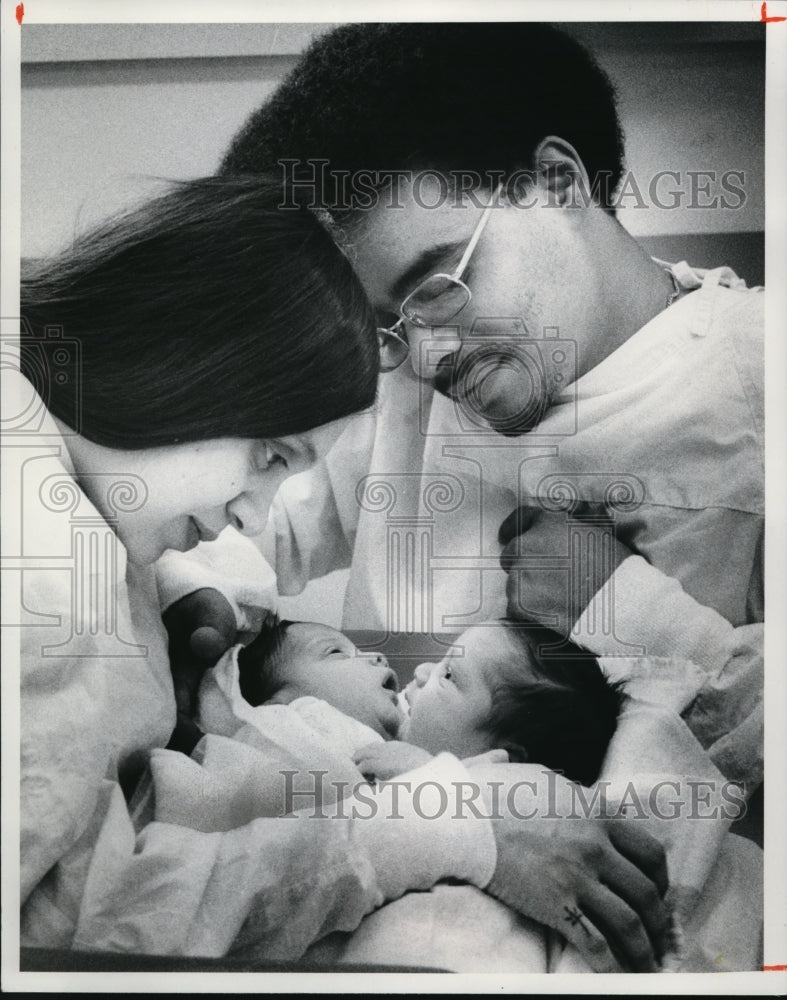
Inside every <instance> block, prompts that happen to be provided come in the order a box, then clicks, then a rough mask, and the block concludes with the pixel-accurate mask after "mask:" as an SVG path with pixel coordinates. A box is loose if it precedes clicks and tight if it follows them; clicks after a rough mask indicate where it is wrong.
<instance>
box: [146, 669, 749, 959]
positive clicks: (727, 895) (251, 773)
mask: <svg viewBox="0 0 787 1000" xmlns="http://www.w3.org/2000/svg"><path fill="white" fill-rule="evenodd" d="M602 665H603V666H604V667H605V668H606V669H607V670H608V671H609V672H610V673H613V674H621V673H625V674H626V676H628V677H629V678H634V680H633V681H632V683H631V688H630V690H631V693H632V695H633V697H631V698H630V699H629V701H628V704H627V706H626V708H625V709H624V712H623V714H622V715H621V718H620V722H619V726H618V730H617V732H616V734H615V736H614V738H613V741H612V744H611V745H610V748H609V752H608V754H607V759H606V762H605V765H604V768H603V771H602V775H601V777H600V780H599V783H597V785H596V786H595V788H596V789H599V788H602V787H605V786H606V787H605V792H606V797H607V803H608V811H609V812H614V808H615V804H616V803H617V804H622V805H623V806H625V807H626V812H627V816H628V818H627V819H625V820H621V822H643V823H647V825H648V827H647V828H648V830H649V832H651V833H653V834H655V835H656V836H657V837H659V839H660V840H661V841H662V843H664V845H665V847H666V851H667V859H668V866H669V876H670V893H671V899H672V904H673V908H674V912H675V915H676V921H677V925H678V927H679V928H680V938H681V940H680V946H679V948H678V949H677V951H676V953H675V954H674V955H672V956H669V957H668V961H667V962H666V963H665V967H666V968H669V969H670V970H672V971H678V970H679V971H717V972H718V971H731V970H745V969H757V968H758V967H759V964H760V954H759V952H760V933H761V924H762V901H761V884H762V854H761V851H760V850H759V848H758V847H757V846H756V845H755V844H753V843H751V842H749V841H746V840H744V839H743V838H740V837H737V836H734V835H732V834H729V833H728V827H729V824H730V822H731V818H732V817H733V816H734V815H735V806H736V804H737V803H738V802H739V798H738V797H737V796H736V789H735V788H730V787H729V786H727V785H725V782H724V779H723V777H722V775H721V774H720V773H719V772H718V771H717V770H716V769H715V767H714V766H713V764H712V763H711V762H710V760H709V759H708V757H707V755H706V754H705V752H704V751H703V750H702V748H701V747H700V745H699V743H698V742H697V741H696V740H695V738H694V737H693V736H692V735H691V733H690V732H689V730H688V729H687V727H686V726H685V724H684V723H683V722H682V720H681V719H680V718H679V716H678V714H677V710H678V709H679V708H680V707H681V705H682V702H683V700H684V699H685V697H686V692H685V691H684V690H683V688H684V687H685V683H684V682H683V680H682V679H685V677H686V674H687V671H686V665H685V664H680V663H673V662H671V661H663V662H660V663H658V664H657V666H658V676H659V679H660V688H659V695H660V701H661V704H660V705H658V706H657V705H655V704H653V703H651V702H649V701H646V700H644V698H643V697H642V696H641V695H642V694H643V693H646V692H647V687H648V684H647V682H646V681H643V682H642V683H638V682H637V677H638V676H639V677H642V678H648V677H650V676H652V673H653V668H654V664H653V662H652V661H651V662H648V663H644V662H643V663H638V662H636V661H629V662H624V661H622V660H620V659H617V660H615V661H611V660H610V661H605V660H602ZM665 692H667V693H666V694H665ZM670 702H672V703H673V704H670ZM199 721H200V724H201V725H202V727H203V729H205V730H207V731H208V735H207V736H205V737H204V738H203V740H202V741H201V742H200V744H199V745H198V747H197V749H196V750H195V752H194V754H193V755H192V758H187V757H185V756H183V755H182V754H176V753H173V752H170V751H167V750H155V751H154V752H153V756H152V760H151V775H152V785H153V791H154V794H153V796H152V803H153V804H152V805H151V800H150V799H148V800H146V801H147V805H146V807H145V808H148V809H150V808H153V809H154V810H155V818H156V819H157V820H161V821H164V822H168V823H175V824H178V825H181V826H190V827H193V828H196V829H200V830H204V831H212V830H226V829H231V828H233V827H236V826H239V825H241V824H243V823H245V822H248V821H249V820H251V819H252V818H254V817H256V816H260V815H280V814H281V813H282V811H283V808H286V807H287V805H288V804H287V803H286V802H285V795H284V789H285V779H284V778H283V776H282V775H281V773H280V772H282V771H287V770H289V771H299V772H307V771H309V770H316V771H321V772H325V773H326V774H325V778H324V780H322V781H321V785H322V787H323V788H324V789H326V790H327V794H329V795H330V794H331V790H332V789H334V788H335V787H336V784H337V783H338V782H342V781H344V782H347V783H348V787H352V786H354V785H356V784H357V783H358V782H361V781H363V778H362V775H361V773H360V772H359V770H358V769H357V767H356V766H355V764H354V763H353V761H352V752H353V750H355V749H357V748H358V747H360V746H362V745H366V744H369V743H371V742H373V741H375V740H380V739H381V737H379V736H377V735H376V734H375V733H373V732H372V731H371V730H370V729H369V728H368V727H366V726H364V725H362V724H361V723H359V722H357V721H355V720H354V719H350V718H349V717H348V716H346V715H343V714H342V713H341V712H338V711H337V710H336V709H334V708H332V707H331V706H329V705H327V704H326V703H325V702H321V701H318V700H317V699H314V698H300V699H297V700H296V701H294V702H292V703H291V704H289V705H263V706H259V707H256V708H254V707H252V706H250V705H249V704H248V703H246V702H245V701H244V699H243V698H242V697H241V695H240V689H239V684H238V673H237V651H230V653H229V654H227V655H226V656H225V657H224V658H223V660H222V661H221V662H220V663H219V664H218V665H217V667H216V668H214V670H213V671H211V672H210V673H209V674H208V675H207V677H206V680H205V682H204V683H203V686H202V689H201V693H200V720H199ZM660 783H661V784H660ZM654 789H655V791H654ZM592 794H593V790H592V789H591V790H584V798H585V801H591V800H592ZM298 805H300V806H302V805H303V803H302V802H299V803H296V806H298ZM289 808H292V804H291V803H290V804H289ZM581 808H582V799H580V798H578V799H577V809H578V810H579V809H581ZM570 821H571V820H570V818H567V819H566V822H570ZM282 822H286V820H282ZM392 822H395V821H393V820H392ZM234 954H236V955H244V956H245V957H248V958H249V959H253V958H263V957H265V956H264V955H261V954H258V953H257V951H256V950H255V942H254V941H253V940H245V941H244V940H240V939H239V940H238V941H237V942H236V947H235V949H234ZM306 958H307V959H309V960H314V961H325V962H330V963H331V964H337V963H342V962H346V963H357V962H393V963H397V964H399V965H413V966H421V967H423V966H430V967H438V968H443V969H446V970H450V971H456V972H484V971H495V972H501V973H502V972H580V971H582V972H587V971H589V969H588V967H587V965H586V964H585V963H584V961H583V960H582V959H581V957H580V956H579V954H578V953H577V952H576V951H575V950H574V949H572V948H569V947H566V946H565V945H564V942H563V940H562V939H561V938H560V937H559V935H557V934H555V933H554V932H551V931H548V930H546V929H544V928H543V927H541V926H539V925H537V924H535V923H533V922H532V921H529V920H527V919H525V918H523V917H521V916H519V915H518V914H516V913H514V912H512V911H511V910H510V909H508V908H507V907H506V906H504V905H503V904H501V903H499V902H498V901H497V900H494V899H492V898H491V897H489V896H487V895H486V894H485V893H483V892H481V891H480V890H478V889H476V888H474V887H472V886H468V885H459V884H448V883H443V884H440V885H437V886H436V887H435V888H434V889H432V890H431V891H429V892H418V893H415V892H411V893H408V894H407V895H405V896H404V897H402V898H401V899H398V900H396V901H394V902H392V903H388V904H387V905H385V906H383V907H381V908H380V909H379V910H377V911H376V912H374V913H372V914H370V915H369V916H367V917H366V918H365V919H364V920H363V921H362V923H361V925H360V926H359V927H358V929H357V930H355V931H354V932H352V933H346V934H345V933H336V934H333V935H331V936H329V937H328V938H325V939H323V940H322V941H319V942H317V943H316V944H315V945H313V946H312V947H311V948H310V949H309V951H308V952H307V954H306Z"/></svg>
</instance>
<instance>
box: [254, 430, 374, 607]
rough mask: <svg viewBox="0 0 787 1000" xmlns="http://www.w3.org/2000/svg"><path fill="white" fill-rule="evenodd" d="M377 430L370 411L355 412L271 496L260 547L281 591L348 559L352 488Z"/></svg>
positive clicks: (297, 588) (353, 527)
mask: <svg viewBox="0 0 787 1000" xmlns="http://www.w3.org/2000/svg"><path fill="white" fill-rule="evenodd" d="M376 428H377V417H376V413H375V412H373V411H372V410H369V411H366V412H365V413H360V414H357V415H356V416H355V417H353V418H352V419H351V420H350V422H349V423H348V426H347V427H346V429H345V430H344V432H343V433H342V435H341V437H340V438H339V439H338V441H337V442H336V443H335V444H334V446H333V447H332V448H331V450H330V451H329V452H328V455H327V456H326V457H325V459H324V460H323V461H321V462H318V463H317V464H316V465H315V466H314V467H313V468H312V469H309V470H308V471H307V472H303V473H301V474H299V475H297V476H293V477H292V478H291V479H288V480H286V481H285V482H284V483H283V484H282V486H281V488H280V489H279V492H278V493H277V494H276V498H275V500H274V502H273V504H272V506H271V511H270V515H269V520H268V529H267V531H266V532H265V534H264V535H263V536H262V537H261V548H262V552H263V554H264V555H265V558H266V559H267V560H268V562H269V563H270V564H271V565H272V566H274V567H275V569H276V579H277V584H278V590H279V593H280V594H282V595H294V594H300V593H301V591H302V590H303V589H304V587H305V586H306V584H307V583H308V582H309V580H316V579H318V578H319V577H322V576H326V575H327V574H328V573H331V572H333V571H334V570H337V569H344V568H346V567H348V566H349V565H350V563H351V562H352V557H353V547H354V545H355V537H356V532H357V529H358V517H359V512H360V507H359V503H358V498H357V496H356V490H357V488H358V484H359V483H360V482H361V480H362V479H363V478H364V476H366V474H367V473H368V471H369V467H370V464H371V460H372V453H373V449H374V442H375V433H376Z"/></svg>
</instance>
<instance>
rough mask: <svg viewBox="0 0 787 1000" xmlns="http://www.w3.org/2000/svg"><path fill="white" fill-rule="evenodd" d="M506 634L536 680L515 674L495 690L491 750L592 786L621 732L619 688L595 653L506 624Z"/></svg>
mask: <svg viewBox="0 0 787 1000" xmlns="http://www.w3.org/2000/svg"><path fill="white" fill-rule="evenodd" d="M503 626H504V628H505V629H506V630H507V632H508V634H509V636H510V637H511V640H512V643H513V644H514V646H515V647H518V649H519V650H520V651H521V654H522V659H523V660H525V661H527V663H529V664H530V665H531V668H532V670H533V671H534V672H535V673H536V674H537V675H538V677H539V680H538V681H537V682H534V681H533V680H532V678H531V676H530V672H529V671H527V670H524V669H523V670H522V671H521V673H519V672H518V671H517V670H516V669H511V670H509V671H507V672H506V673H505V675H504V679H501V681H500V683H499V684H498V685H497V686H496V687H495V688H494V690H493V691H492V715H491V720H490V722H489V724H488V728H489V730H490V732H491V735H492V738H493V740H494V744H493V745H494V746H495V747H502V748H503V749H506V750H508V752H509V756H510V757H511V759H512V760H514V759H519V760H527V761H529V762H531V763H537V764H543V765H544V766H545V767H548V768H550V769H551V770H553V771H561V772H562V773H563V774H564V775H565V776H566V778H568V779H569V780H571V781H577V782H579V783H580V784H582V785H591V784H592V783H593V782H594V781H595V780H596V779H597V778H598V775H599V772H600V770H601V765H602V763H603V760H604V755H605V754H606V751H607V747H608V746H609V742H610V740H611V739H612V734H613V733H614V732H615V729H616V727H617V720H618V716H619V715H620V710H621V706H622V703H623V698H624V693H623V690H622V685H621V684H620V683H619V682H611V681H610V680H608V679H607V677H606V676H605V674H604V672H603V671H602V669H601V667H600V665H599V662H598V660H597V658H596V657H595V656H594V655H593V654H592V653H589V652H587V651H586V650H584V649H582V648H580V647H579V646H577V645H576V644H575V643H573V642H571V641H568V640H565V639H563V638H562V637H561V636H559V635H558V634H557V633H556V632H551V631H549V630H548V629H544V628H539V627H535V626H528V625H523V624H520V623H518V622H511V621H507V620H505V621H504V622H503ZM515 666H516V664H512V667H515ZM523 666H524V664H523Z"/></svg>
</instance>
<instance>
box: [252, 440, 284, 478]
mask: <svg viewBox="0 0 787 1000" xmlns="http://www.w3.org/2000/svg"><path fill="white" fill-rule="evenodd" d="M255 465H256V468H257V471H258V472H267V470H268V469H271V468H275V467H276V466H281V467H283V468H285V469H286V468H287V459H286V458H285V457H284V456H283V455H280V454H279V452H278V451H276V449H275V448H273V447H272V446H271V445H270V444H268V442H267V441H263V442H262V443H261V447H260V448H259V449H257V453H256V457H255Z"/></svg>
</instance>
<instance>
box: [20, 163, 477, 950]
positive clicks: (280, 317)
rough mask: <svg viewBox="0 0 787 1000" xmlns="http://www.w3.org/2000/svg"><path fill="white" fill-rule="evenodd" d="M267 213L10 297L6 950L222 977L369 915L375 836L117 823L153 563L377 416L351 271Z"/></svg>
mask: <svg viewBox="0 0 787 1000" xmlns="http://www.w3.org/2000/svg"><path fill="white" fill-rule="evenodd" d="M280 200H281V191H280V188H279V186H278V185H277V184H276V183H274V182H272V181H265V180H264V179H261V178H259V177H256V178H253V179H237V180H218V179H210V180H201V181H195V182H190V183H186V184H182V185H180V186H177V187H175V188H174V190H172V191H171V192H169V193H167V194H165V195H164V196H162V197H160V198H158V199H156V200H154V201H152V202H150V203H148V204H146V205H144V206H143V207H141V208H139V209H137V210H135V211H133V212H131V213H129V214H128V215H126V216H124V217H122V218H121V219H119V220H117V221H114V222H112V223H110V224H108V225H106V226H104V227H102V228H101V229H99V230H97V231H95V232H93V233H91V234H89V235H87V236H85V237H84V238H83V239H81V240H80V241H79V242H78V243H77V244H76V245H75V246H73V247H72V248H71V249H69V250H68V251H66V252H65V253H64V254H62V255H61V256H60V257H58V258H56V259H54V260H52V261H47V262H44V263H43V264H39V265H37V266H36V267H35V268H31V269H28V270H27V272H26V274H25V275H24V278H23V283H22V314H23V317H24V322H23V327H24V328H23V331H22V337H21V374H16V375H14V376H13V379H14V380H15V384H16V389H15V388H14V384H10V385H9V386H7V396H6V401H7V403H11V402H12V401H15V403H16V409H15V410H14V414H13V416H14V430H15V431H16V432H18V433H19V434H20V435H23V436H22V437H20V439H19V440H20V442H21V445H22V446H21V447H20V448H18V449H9V451H13V457H12V461H13V460H15V461H16V463H17V465H16V469H15V470H12V471H11V472H10V473H9V474H10V475H13V474H14V471H16V473H17V474H18V476H19V481H20V482H21V483H22V491H23V493H22V496H23V502H22V506H23V514H22V519H23V523H22V534H23V539H24V541H23V545H24V552H25V556H26V557H32V558H27V560H26V563H25V566H26V569H25V572H24V575H21V574H20V579H21V586H22V605H23V607H24V609H25V611H24V613H25V615H26V622H25V627H24V628H23V629H22V722H21V727H22V728H21V736H22V751H21V753H22V756H21V769H22V770H21V795H22V803H21V862H22V867H21V882H22V904H23V908H22V943H23V944H28V945H38V946H47V947H61V948H62V947H71V948H86V949H93V948H103V949H116V950H122V951H141V952H159V953H179V954H189V953H196V954H203V955H220V954H223V953H224V952H225V951H226V950H227V948H228V947H229V944H230V943H231V942H232V940H233V939H234V937H235V936H236V934H237V932H238V930H239V929H240V927H241V925H242V924H243V922H244V921H248V920H251V921H252V922H253V921H254V920H255V919H256V920H257V922H258V923H260V922H263V923H265V925H266V926H265V927H262V926H260V927H259V933H258V934H257V935H256V936H257V938H258V939H260V940H261V941H268V942H269V943H270V953H271V955H272V956H276V955H278V956H279V957H282V956H288V957H289V956H292V955H296V954H299V953H301V952H302V951H303V950H304V948H305V946H306V945H307V944H308V943H309V942H310V941H311V940H313V938H314V937H315V936H318V935H319V932H320V930H321V928H322V927H323V925H325V929H327V930H329V929H333V928H334V927H335V926H342V927H348V926H353V925H354V924H357V923H358V921H359V920H360V919H361V916H362V915H363V913H364V912H366V911H368V910H369V909H371V908H373V907H374V906H376V905H379V902H380V901H381V900H382V898H384V896H385V895H386V894H387V893H386V892H384V891H383V889H381V885H380V884H378V883H377V882H376V881H375V879H374V878H370V873H371V872H372V871H373V870H374V862H373V861H370V858H371V857H373V856H374V855H376V854H380V856H382V855H384V854H385V853H386V851H385V849H384V844H383V843H381V842H377V841H374V844H373V846H372V841H373V840H374V835H373V833H372V830H371V827H372V826H374V825H375V824H366V827H368V828H369V829H368V830H367V829H366V828H365V829H364V830H362V831H361V835H360V839H358V837H356V838H355V840H354V842H352V843H351V839H350V836H349V833H348V829H347V825H346V824H344V825H342V824H341V823H339V824H333V825H332V826H331V827H330V828H327V827H326V825H325V824H314V823H311V824H298V823H295V824H291V823H285V822H278V823H276V822H273V823H272V824H271V822H270V821H268V822H266V821H263V822H262V823H253V824H249V825H248V826H247V827H245V828H244V829H242V830H237V831H232V832H231V833H229V834H226V835H221V836H219V837H215V836H207V837H206V836H204V835H196V836H195V835H193V834H192V832H191V831H188V830H181V829H179V828H176V827H171V826H170V827H167V826H166V825H164V824H156V823H146V822H145V818H144V817H135V820H134V822H132V817H131V814H130V812H129V806H128V804H127V802H128V799H129V798H130V795H131V791H132V789H133V788H134V785H135V783H136V781H137V779H138V777H139V775H140V773H141V771H142V768H143V767H144V765H145V763H146V761H147V759H148V757H149V753H150V751H151V749H152V748H154V747H162V746H164V745H165V744H166V743H167V741H168V739H169V737H170V734H171V732H172V729H173V726H174V723H175V700H174V696H173V691H172V681H171V678H170V671H169V665H168V658H167V648H166V638H165V633H164V630H163V626H162V623H161V615H160V607H159V602H158V596H157V591H156V585H155V578H154V571H153V563H154V562H155V561H156V560H157V559H158V557H159V556H160V555H161V554H162V552H164V551H165V550H167V549H180V550H186V549H188V548H191V547H193V546H195V545H196V544H197V543H198V541H200V540H207V539H212V538H215V537H216V535H217V534H218V533H219V532H221V531H222V530H223V529H225V528H226V527H227V526H229V525H232V526H233V527H234V528H235V529H237V530H238V531H240V532H243V533H244V534H254V533H257V532H259V531H261V530H262V528H263V526H264V524H265V520H266V516H267V507H268V504H269V503H270V501H271V499H272V498H273V495H274V494H275V492H276V490H277V488H278V486H279V484H280V483H281V482H282V480H283V479H285V478H286V477H287V476H290V475H292V474H293V473H295V472H298V471H300V470H302V469H305V468H307V467H308V466H309V465H311V464H312V463H313V462H314V461H315V460H316V459H317V458H319V457H321V456H322V455H323V454H324V453H325V451H326V450H327V448H328V447H329V446H330V443H331V441H332V439H333V438H334V437H335V434H336V430H337V427H338V424H337V421H340V420H341V419H342V418H345V417H347V416H348V415H350V414H353V413H355V412H357V411H360V410H363V409H365V408H368V407H369V406H370V405H371V404H372V403H373V401H374V398H375V389H376V381H377V369H378V365H379V354H378V345H377V341H376V336H375V330H374V324H373V322H372V317H371V314H370V312H369V308H368V305H367V303H366V299H365V297H364V295H363V293H362V291H361V290H360V286H359V285H358V284H357V282H356V280H355V277H354V275H353V273H352V270H351V268H350V265H349V264H348V262H347V261H346V260H345V259H344V257H343V256H342V255H341V254H340V253H339V252H338V251H337V250H336V249H335V247H334V245H333V242H332V240H331V238H330V236H329V234H328V233H327V232H326V231H325V230H323V228H322V227H321V225H320V224H319V223H318V221H317V220H316V219H315V218H314V217H313V216H312V215H311V214H310V213H308V212H306V211H300V210H298V211H280V210H279V209H278V208H277V205H278V203H279V201H280ZM325 425H328V426H327V427H326V426H325ZM6 426H8V425H6ZM38 556H40V557H42V558H43V565H42V564H41V561H40V559H39V560H37V559H36V558H35V557H38ZM36 567H40V568H36ZM61 567H62V570H64V571H61ZM134 823H136V829H135V826H134ZM432 825H433V826H434V824H432ZM438 825H439V824H438ZM318 828H319V829H318ZM364 837H365V838H366V839H367V840H369V844H370V850H369V852H366V851H365V850H364V848H363V843H364ZM370 838H371V839H370ZM460 853H461V852H460ZM326 858H327V859H329V862H330V863H328V862H327V861H326ZM321 862H325V863H324V864H323V863H321ZM471 867H472V866H471ZM326 869H327V870H326ZM452 873H455V874H457V875H462V874H463V873H462V871H461V870H459V869H456V870H454V871H452ZM442 874H443V872H442V871H441V870H438V871H436V872H435V874H434V875H430V877H429V883H431V881H432V880H434V879H435V878H439V877H441V875H442ZM337 884H341V885H342V887H343V893H342V894H338V893H337V888H336V887H337ZM413 884H414V885H416V886H417V884H418V883H417V880H416V882H414V883H413ZM293 886H295V887H296V888H297V890H298V891H297V893H295V892H294V889H293ZM353 887H354V888H353ZM406 887H407V886H406V885H405V886H403V887H402V889H401V890H399V891H403V889H404V888H406ZM326 914H327V916H326ZM337 921H338V924H337Z"/></svg>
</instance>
